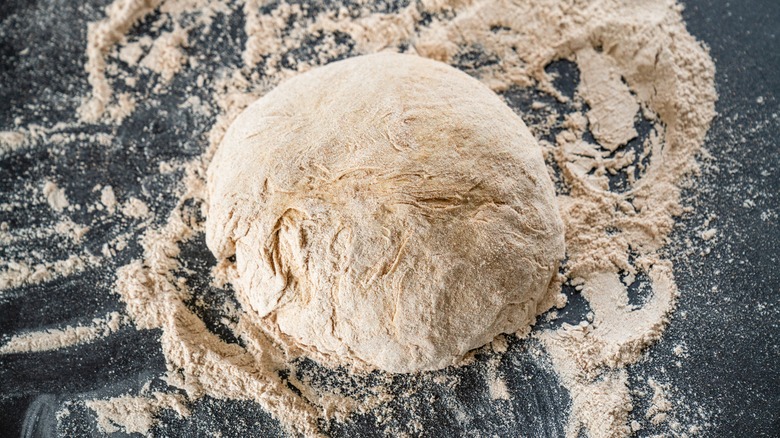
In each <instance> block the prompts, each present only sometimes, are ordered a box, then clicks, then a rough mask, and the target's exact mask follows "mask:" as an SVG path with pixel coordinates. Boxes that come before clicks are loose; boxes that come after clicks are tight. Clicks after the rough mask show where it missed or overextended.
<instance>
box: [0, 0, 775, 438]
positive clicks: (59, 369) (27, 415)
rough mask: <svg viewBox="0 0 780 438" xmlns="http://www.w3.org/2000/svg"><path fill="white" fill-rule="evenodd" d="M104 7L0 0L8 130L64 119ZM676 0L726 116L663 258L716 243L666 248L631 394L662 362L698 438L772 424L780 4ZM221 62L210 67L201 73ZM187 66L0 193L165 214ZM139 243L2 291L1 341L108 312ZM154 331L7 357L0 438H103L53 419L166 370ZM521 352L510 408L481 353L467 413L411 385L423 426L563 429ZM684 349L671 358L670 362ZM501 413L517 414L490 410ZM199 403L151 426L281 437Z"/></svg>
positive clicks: (30, 221) (359, 428)
mask: <svg viewBox="0 0 780 438" xmlns="http://www.w3.org/2000/svg"><path fill="white" fill-rule="evenodd" d="M105 3H106V2H100V1H97V2H96V1H89V2H79V1H71V2H67V1H53V0H50V1H45V0H40V1H27V0H21V1H13V0H3V1H2V2H0V130H4V129H10V128H11V127H13V123H14V119H15V118H16V117H23V119H24V121H25V123H31V122H37V123H40V124H42V125H46V126H50V125H53V124H55V123H56V122H59V121H69V120H72V119H73V117H74V111H75V109H76V108H77V106H78V103H79V102H78V97H79V96H82V95H84V94H85V92H86V90H87V82H86V74H85V72H84V71H83V67H82V66H83V64H84V62H85V55H84V47H85V40H86V24H87V22H88V21H93V20H95V19H98V18H99V17H102V8H103V6H104V5H105ZM683 3H684V5H685V11H684V13H683V15H684V17H685V20H686V22H687V26H688V29H689V31H690V32H691V33H692V34H693V35H694V36H695V37H696V38H698V39H699V40H701V41H703V42H704V43H705V44H706V45H708V46H709V48H710V50H711V54H712V57H713V58H714V60H715V64H716V69H717V70H716V82H717V90H718V94H719V101H718V104H717V111H718V113H719V115H718V117H717V118H716V119H715V121H714V123H713V125H712V128H711V130H710V133H709V136H708V140H707V142H706V148H707V149H708V150H709V152H710V153H711V154H712V155H713V156H714V158H715V160H714V166H708V167H707V169H708V170H706V171H705V172H704V173H703V175H702V176H701V177H700V178H699V186H698V187H699V188H698V189H696V190H692V191H690V192H689V193H688V195H689V196H690V197H691V199H690V202H692V203H693V205H694V206H695V207H696V210H695V212H694V213H693V214H691V215H689V216H686V217H685V218H683V219H682V220H681V221H682V223H683V224H684V225H685V226H684V227H681V228H680V229H679V231H677V232H676V234H675V235H674V242H675V243H673V244H672V245H671V251H670V252H671V253H672V254H674V253H675V251H676V250H677V249H679V248H682V247H683V246H684V244H683V243H682V242H683V241H684V240H685V239H686V238H691V239H694V238H695V236H694V230H695V229H697V227H699V226H700V225H701V224H702V223H703V222H704V221H705V220H706V219H707V218H708V217H710V215H715V217H714V219H713V220H712V221H711V224H710V226H715V227H716V228H717V229H718V237H717V240H716V241H715V242H714V243H713V244H711V245H709V247H710V248H711V249H710V252H709V253H708V254H705V255H695V256H691V257H677V258H676V259H675V264H676V271H675V275H676V278H677V281H678V285H679V288H680V290H681V299H680V303H679V308H678V311H677V312H676V314H675V317H674V319H673V321H672V323H671V325H670V327H669V329H668V331H667V332H666V334H665V335H664V337H663V338H662V340H661V341H660V342H659V343H658V344H657V345H655V346H653V347H652V348H651V351H650V354H649V357H648V359H647V360H644V361H642V362H640V363H639V364H637V365H635V366H632V367H630V369H629V372H630V375H631V380H632V382H634V383H635V385H636V386H637V387H638V388H641V389H647V387H646V385H645V384H644V383H642V382H644V379H645V378H646V377H648V376H652V375H657V373H658V371H659V370H663V376H664V377H665V378H666V380H667V381H668V382H669V383H671V385H672V386H673V387H674V388H676V389H675V394H676V397H675V398H676V399H678V400H679V399H681V400H684V401H683V404H684V405H686V406H688V407H689V408H690V410H691V411H700V412H701V413H700V414H696V415H698V417H696V418H698V420H699V422H704V423H710V424H711V426H710V427H706V428H705V429H704V432H703V434H704V435H705V436H719V437H720V436H722V437H733V436H746V437H747V436H749V437H754V436H780V414H778V406H780V364H779V363H778V362H780V339H778V338H779V337H780V326H779V324H780V307H779V305H778V304H779V302H778V300H779V298H778V297H780V269H778V262H779V261H780V260H778V250H777V245H778V241H779V240H780V239H779V238H780V230H779V229H778V209H779V206H778V202H777V196H778V193H780V178H779V177H778V166H779V165H780V160H779V159H778V147H777V141H778V140H777V139H778V138H780V119H778V113H780V106H779V105H778V90H780V74H778V72H779V71H780V45H778V41H777V39H778V35H777V33H778V32H780V2H778V1H776V0H754V1H735V2H732V3H728V2H725V1H711V0H686V1H684V2H683ZM239 15H240V14H233V16H234V17H238V16H239ZM224 25H225V26H226V28H227V29H232V31H230V32H228V33H229V34H230V35H228V38H227V39H226V41H225V42H223V45H221V46H218V47H211V48H208V49H207V51H212V52H214V53H216V52H220V53H222V55H223V61H224V62H235V61H236V59H232V60H231V57H233V58H237V57H238V56H239V53H240V50H241V44H243V43H242V41H243V30H242V29H243V22H242V21H241V20H238V19H232V18H231V19H229V20H228V21H227V22H225V23H224ZM226 47H227V48H226ZM23 50H29V52H27V53H23ZM231 50H232V52H231ZM231 53H232V54H231ZM216 67H217V66H209V65H207V66H206V67H204V68H205V70H204V71H207V72H208V71H214V69H215V68H216ZM194 78H195V76H194V75H193V74H192V73H190V72H187V71H184V72H182V73H180V74H179V75H177V77H176V78H175V79H174V81H173V84H172V85H171V88H170V90H171V91H170V92H169V93H168V94H167V95H164V96H162V97H161V98H160V102H161V103H160V106H159V107H158V108H154V109H143V108H141V109H139V110H137V111H136V112H135V113H134V114H133V115H132V116H131V117H130V118H128V119H127V120H125V121H124V123H123V124H122V125H121V126H119V127H117V128H110V127H101V126H94V127H88V128H80V129H83V130H85V131H88V132H99V131H101V130H104V131H106V132H110V131H111V130H112V129H113V130H114V134H115V137H116V142H118V143H120V144H121V145H120V146H116V145H115V146H112V147H106V148H103V149H98V148H79V147H78V144H72V145H68V146H64V147H59V148H58V149H57V151H58V152H60V153H51V152H50V151H47V148H45V147H39V148H33V149H29V150H25V151H23V152H20V153H14V154H10V155H8V156H5V157H2V158H0V202H9V201H10V200H12V198H13V194H14V193H15V191H18V190H22V189H23V187H24V186H25V185H27V184H33V185H35V184H40V182H41V181H42V180H43V179H44V178H45V177H49V176H52V175H56V176H57V179H58V181H59V182H60V183H61V185H62V186H63V187H65V189H66V190H67V193H68V195H69V197H70V198H71V201H72V202H80V199H79V196H80V195H79V194H84V196H85V199H86V197H87V195H89V196H93V197H94V194H90V191H91V189H92V187H93V186H95V185H96V184H98V183H100V184H107V183H109V184H111V185H112V186H113V187H114V188H115V190H116V191H117V194H118V195H121V196H128V195H133V196H137V197H139V198H141V199H143V200H144V201H146V202H147V203H148V204H149V205H150V207H151V208H152V209H153V210H154V211H155V212H158V218H162V217H165V215H164V214H163V213H164V212H166V211H168V210H169V209H170V208H171V206H172V203H173V201H174V199H173V197H172V195H171V193H172V187H174V186H175V184H176V183H177V182H178V180H179V178H180V175H177V174H174V175H169V176H167V177H164V176H161V175H159V173H158V172H157V170H156V169H157V168H158V165H159V163H160V162H161V161H166V160H170V159H172V158H180V157H194V156H197V155H198V154H200V153H201V152H202V151H203V148H204V146H205V144H206V142H205V140H204V139H203V135H202V134H203V133H204V132H207V130H208V129H209V127H210V123H209V121H208V120H202V119H199V118H198V117H196V116H194V115H191V114H189V113H187V112H186V111H181V110H179V109H177V105H178V103H180V102H182V101H183V100H184V98H183V97H182V95H183V94H184V91H183V90H185V88H186V87H187V85H188V84H192V83H193V82H194ZM197 92H198V91H197V90H195V93H196V94H197ZM202 97H206V96H202ZM30 103H37V104H39V105H41V106H42V107H43V108H45V109H44V110H41V111H38V110H35V111H31V110H29V109H27V108H26V105H27V104H30ZM75 132H78V131H75ZM746 200H750V201H752V204H751V203H747V204H746V203H745V201H746ZM78 214H79V213H78V212H76V213H75V217H76V219H78ZM83 214H85V215H86V212H83ZM52 221H53V218H52V212H51V211H50V210H49V209H48V207H47V206H46V205H45V204H39V205H34V206H32V207H30V208H29V209H27V210H15V211H13V212H11V213H8V212H0V222H8V224H9V225H10V226H11V227H12V228H13V227H32V226H34V225H36V224H45V223H51V222H52ZM128 229H132V224H130V225H127V224H122V223H118V222H112V221H106V222H105V223H102V224H98V225H97V226H96V227H93V229H92V230H91V231H90V232H89V233H88V234H87V241H86V243H85V245H87V247H89V248H90V249H91V250H92V252H94V253H99V252H100V247H101V245H102V242H104V241H105V240H107V239H106V237H107V236H108V237H111V236H114V235H116V234H118V233H121V232H123V231H126V230H128ZM139 233H140V232H139ZM30 245H31V248H30V249H31V250H32V249H36V248H37V247H38V246H40V247H42V248H43V247H45V248H47V249H48V250H49V251H50V253H51V254H56V250H52V249H51V246H52V245H55V246H56V245H57V242H52V241H50V240H48V239H44V240H42V241H41V240H39V241H33V242H31V243H30ZM203 248H204V247H203V245H202V244H201V245H200V246H197V245H196V247H194V248H192V249H190V250H189V251H190V252H191V254H190V256H191V257H190V260H191V262H190V263H191V265H190V266H189V267H191V268H194V269H197V268H198V267H205V266H208V263H210V260H209V255H208V253H207V252H205V253H204V249H203ZM52 251H53V252H52ZM0 252H3V253H4V250H3V249H0ZM138 254H139V248H138V246H137V244H136V243H134V242H132V243H131V246H130V248H129V249H128V250H126V251H124V252H122V253H120V254H119V255H118V257H117V258H116V259H114V260H112V261H111V262H108V263H107V265H106V266H101V267H96V268H90V269H87V270H86V271H84V272H82V273H80V274H77V275H73V276H70V277H68V278H64V279H56V280H53V281H50V282H46V283H43V284H41V285H37V286H30V287H22V288H19V289H20V290H17V291H12V293H10V294H7V295H6V296H5V297H3V299H2V300H0V335H4V334H5V335H7V334H12V333H17V332H19V331H22V330H24V329H29V328H36V327H47V326H64V325H66V324H71V325H74V324H78V323H88V322H89V321H90V320H91V319H92V318H93V317H96V316H101V315H105V314H106V313H107V312H111V311H114V310H117V311H120V312H121V311H122V308H123V305H122V304H121V303H120V302H119V300H118V297H117V296H116V295H113V294H112V293H111V284H112V282H113V274H112V273H113V272H114V270H115V269H116V267H117V266H122V265H123V264H125V263H127V262H128V261H129V260H132V259H133V258H135V257H137V256H138ZM2 255H4V254H0V256H2ZM61 255H67V252H66V251H63V253H62V254H61ZM2 258H5V257H2ZM570 301H571V302H572V306H573V307H574V311H576V310H577V307H576V306H577V303H578V300H577V297H576V296H574V295H572V297H571V300H570ZM159 334H160V333H159V331H136V330H134V329H132V328H130V327H125V328H123V329H121V330H120V331H119V332H118V333H115V334H113V335H111V336H109V337H107V338H104V339H99V340H97V341H96V342H94V343H92V344H88V345H81V346H75V347H70V348H67V349H62V350H57V351H52V352H45V353H31V354H16V355H7V356H0V437H6V436H8V437H13V436H21V435H23V436H36V437H38V436H41V437H42V436H57V435H61V434H64V432H63V430H67V431H68V434H70V435H77V436H96V435H100V433H99V432H98V430H97V428H96V426H95V421H94V418H93V417H92V413H91V412H90V411H89V410H87V409H83V408H82V409H81V410H78V411H77V412H71V415H69V416H68V421H67V424H65V425H60V426H59V429H58V424H57V419H56V418H55V413H56V412H57V410H58V409H59V408H60V406H62V404H63V403H65V402H67V401H73V400H84V399H89V398H94V397H106V396H116V395H120V394H124V393H127V392H128V391H129V392H137V391H138V390H139V389H140V387H141V386H142V385H143V384H144V383H145V382H147V381H148V380H150V379H152V378H154V377H156V376H159V375H160V374H161V373H162V372H163V371H164V369H165V362H164V358H163V356H162V352H161V350H160V345H159V340H158V338H159ZM680 344H684V345H685V346H686V348H687V357H684V358H680V357H677V356H675V355H674V354H673V352H672V349H673V348H674V346H676V345H680ZM523 348H524V346H523V344H522V342H516V341H515V342H512V344H511V345H510V351H509V353H508V354H507V357H506V358H505V359H504V360H503V361H502V364H501V367H502V370H503V371H504V372H505V374H506V380H507V385H508V387H509V390H510V392H511V393H512V394H513V399H512V400H511V401H509V402H504V401H501V402H498V403H497V402H495V401H491V400H490V399H489V397H488V396H487V395H485V390H484V387H485V384H484V381H482V380H481V379H482V377H480V376H481V375H482V374H480V372H479V370H480V366H482V365H479V364H478V365H477V366H475V367H471V368H467V369H464V370H460V371H458V373H459V374H460V375H461V379H462V383H461V385H460V387H459V388H458V389H457V390H456V391H455V394H452V395H451V397H455V398H456V399H457V400H458V402H459V403H460V405H461V407H462V409H463V410H465V411H467V412H469V415H470V418H471V420H469V421H467V422H463V421H462V420H457V421H456V420H455V419H454V418H453V417H452V413H451V412H446V411H444V410H443V409H437V405H436V403H433V404H428V402H427V401H426V400H428V399H429V396H431V395H432V394H433V395H435V394H436V391H437V390H436V389H435V388H432V389H431V390H430V392H426V393H425V394H418V395H417V396H415V397H419V403H418V405H419V409H417V410H416V411H417V413H416V417H417V418H418V419H419V420H420V422H421V424H422V426H423V429H424V430H425V431H426V432H425V433H424V435H426V436H456V435H469V436H493V435H499V436H562V435H563V433H564V427H563V425H564V422H565V418H566V407H567V406H568V404H569V398H568V395H567V394H566V392H565V390H563V389H562V388H561V387H560V386H559V385H558V383H557V381H556V378H555V376H554V375H553V374H551V373H550V371H549V370H548V369H545V368H543V367H540V366H539V365H538V364H537V361H535V360H532V359H530V358H528V357H527V356H528V355H527V354H523ZM678 361H679V362H681V363H682V366H676V364H675V362H678ZM642 403H646V402H642V401H641V400H640V401H638V402H637V409H636V411H637V415H640V414H639V413H641V412H643V409H642V407H643V406H642ZM73 406H77V405H73ZM72 409H76V408H72ZM499 410H500V411H502V412H504V413H506V412H509V413H510V414H511V415H498V414H497V412H498V411H499ZM192 412H193V415H192V416H191V417H189V418H187V419H179V418H177V417H175V416H173V415H168V414H165V413H163V416H164V421H163V422H162V424H161V425H160V426H159V427H158V428H157V429H155V430H154V434H155V435H159V436H213V435H214V434H215V433H216V432H222V436H247V435H249V436H276V435H280V432H279V428H278V425H277V424H276V422H275V420H273V419H272V418H271V417H270V416H269V415H267V414H265V413H264V412H262V410H261V409H260V408H259V407H257V406H256V405H254V404H252V403H248V402H237V401H220V400H214V399H211V398H208V397H206V398H204V399H201V400H199V401H197V402H195V403H193V405H192ZM694 416H695V415H694ZM645 423H646V422H645ZM464 429H465V430H464ZM332 433H333V434H334V435H340V436H347V435H355V436H373V435H375V434H376V433H377V432H376V431H374V430H373V422H372V421H371V419H370V418H363V417H359V418H357V419H356V420H355V422H353V423H351V424H349V425H345V426H337V427H335V428H334V429H333V430H332ZM672 433H673V431H672V430H671V429H670V428H669V424H664V425H661V426H659V427H652V426H650V427H647V428H644V429H642V430H641V431H640V432H639V433H638V435H639V436H650V435H654V434H662V435H672ZM117 435H119V436H121V434H117Z"/></svg>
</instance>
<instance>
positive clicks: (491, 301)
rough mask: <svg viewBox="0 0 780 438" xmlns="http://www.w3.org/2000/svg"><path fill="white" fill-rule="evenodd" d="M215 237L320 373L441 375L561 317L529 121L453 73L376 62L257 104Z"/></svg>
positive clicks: (321, 73) (292, 84)
mask: <svg viewBox="0 0 780 438" xmlns="http://www.w3.org/2000/svg"><path fill="white" fill-rule="evenodd" d="M208 191H209V205H208V217H207V222H206V238H207V243H208V246H209V248H210V249H211V251H212V252H213V253H214V254H215V256H216V257H217V259H218V260H222V261H225V260H231V262H229V263H232V260H233V259H232V257H233V256H235V266H234V268H235V269H234V270H232V275H231V281H232V283H233V284H234V286H235V289H236V293H237V295H238V297H239V300H240V302H241V304H242V306H243V308H244V310H245V311H246V312H248V315H250V317H251V318H252V319H253V322H255V323H256V325H257V326H258V327H260V328H261V329H263V330H265V331H266V332H268V333H271V334H272V335H273V337H274V339H276V340H277V342H279V343H280V344H281V345H283V346H285V347H286V348H287V349H288V350H289V351H293V352H297V353H300V354H305V355H307V356H310V357H312V358H314V359H315V360H318V361H320V362H323V363H326V364H331V365H344V366H348V367H358V368H365V369H381V370H385V371H389V372H413V371H419V370H432V369H439V368H443V367H445V366H448V365H451V364H455V363H457V362H458V361H459V360H460V359H462V357H463V356H464V354H466V353H467V352H468V351H469V350H472V349H474V348H477V347H480V346H482V345H484V344H486V343H488V342H490V341H491V340H493V338H494V337H495V336H496V335H498V334H501V333H511V332H516V331H520V330H524V329H526V328H527V327H528V326H529V325H530V324H533V322H534V320H535V318H536V316H537V315H538V314H539V313H541V312H543V311H544V310H547V308H548V307H549V306H550V304H551V299H550V296H549V294H550V292H548V286H549V284H550V281H551V279H552V278H553V276H554V274H555V273H556V272H557V266H558V261H559V260H560V259H562V258H563V256H564V239H563V223H562V222H561V218H560V215H559V212H558V208H557V205H556V201H555V193H554V189H553V184H552V182H551V181H550V178H549V176H548V174H547V169H546V167H545V164H544V160H543V158H542V153H541V150H540V148H539V146H538V145H537V144H536V141H535V140H534V138H533V137H532V135H531V134H530V133H529V131H528V129H527V128H526V126H525V125H524V123H523V122H522V120H520V118H519V117H518V116H517V115H516V114H515V113H514V112H513V111H512V110H511V109H510V108H509V107H508V106H506V105H505V104H504V102H503V101H502V100H501V99H500V98H499V97H498V96H497V95H495V94H494V93H493V92H492V91H490V90H489V89H488V88H487V87H485V86H484V85H482V84H481V83H480V82H479V81H477V80H476V79H473V78H471V77H469V76H468V75H467V74H465V73H462V72H460V71H458V70H456V69H454V68H452V67H449V66H447V65H445V64H442V63H438V62H436V61H431V60H428V59H424V58H419V57H415V56H411V55H400V54H389V53H381V54H375V55H368V56H360V57H356V58H351V59H348V60H345V61H340V62H335V63H332V64H329V65H327V66H325V67H320V68H317V69H314V70H311V71H309V72H307V73H304V74H301V75H298V76H296V77H294V78H292V79H290V80H288V81H286V82H284V83H282V84H281V85H280V86H279V87H277V88H276V89H275V90H274V91H272V92H271V93H268V94H267V95H265V96H264V97H263V98H261V99H259V100H258V101H256V102H255V103H254V104H252V105H250V106H249V107H248V108H247V109H246V110H245V111H244V112H243V113H242V114H241V115H240V116H239V117H238V119H236V121H235V122H234V123H233V125H232V126H231V127H230V129H229V130H228V132H227V134H226V136H225V138H224V139H223V141H222V143H221V145H220V147H219V148H218V150H217V152H216V155H215V156H214V159H213V161H212V163H211V165H210V167H209V169H208Z"/></svg>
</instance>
